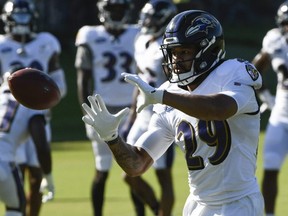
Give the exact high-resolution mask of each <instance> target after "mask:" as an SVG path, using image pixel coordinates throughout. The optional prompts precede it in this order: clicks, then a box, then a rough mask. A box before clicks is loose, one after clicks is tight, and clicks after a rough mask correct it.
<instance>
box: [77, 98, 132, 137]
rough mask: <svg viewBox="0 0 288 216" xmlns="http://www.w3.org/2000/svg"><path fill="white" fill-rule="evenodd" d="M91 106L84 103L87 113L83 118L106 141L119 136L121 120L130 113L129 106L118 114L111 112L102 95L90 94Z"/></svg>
mask: <svg viewBox="0 0 288 216" xmlns="http://www.w3.org/2000/svg"><path fill="white" fill-rule="evenodd" d="M88 100H89V102H90V104H91V108H90V107H89V106H88V105H87V104H86V103H83V104H82V107H83V109H84V110H85V112H86V113H87V115H85V116H83V117H82V120H83V121H84V122H85V123H86V124H88V125H91V126H92V127H93V128H94V129H95V131H96V132H97V133H98V134H99V136H100V137H101V139H103V140H104V141H111V140H114V139H116V138H117V137H118V127H119V124H120V122H121V120H122V119H123V118H124V116H126V115H127V114H128V113H129V108H125V109H123V110H121V111H119V112H118V113H116V114H114V115H113V114H111V113H109V111H108V110H107V108H106V106H105V103H104V101H103V100H102V98H101V96H100V95H95V96H88Z"/></svg>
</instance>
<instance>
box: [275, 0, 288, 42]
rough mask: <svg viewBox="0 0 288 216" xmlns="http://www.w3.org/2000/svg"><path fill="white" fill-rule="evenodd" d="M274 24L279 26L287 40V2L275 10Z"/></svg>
mask: <svg viewBox="0 0 288 216" xmlns="http://www.w3.org/2000/svg"><path fill="white" fill-rule="evenodd" d="M276 24H277V25H278V27H279V28H280V30H281V33H282V35H284V36H285V38H286V39H287V40H288V2H284V3H283V4H281V5H280V7H279V9H278V11H277V16H276Z"/></svg>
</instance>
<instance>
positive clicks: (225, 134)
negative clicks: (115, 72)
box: [135, 59, 262, 205]
mask: <svg viewBox="0 0 288 216" xmlns="http://www.w3.org/2000/svg"><path fill="white" fill-rule="evenodd" d="M261 85H262V78H261V76H260V74H259V73H258V71H257V70H256V69H255V67H254V66H253V65H251V64H250V63H248V62H243V61H241V62H240V61H238V60H236V59H233V60H227V61H225V62H223V63H222V64H221V65H220V66H218V67H217V68H216V69H214V71H212V72H211V73H210V75H209V76H208V77H207V78H206V79H205V80H204V81H203V82H202V83H201V84H200V85H199V86H198V87H197V88H196V89H195V90H194V91H193V92H191V93H190V92H188V91H185V90H182V89H180V88H179V87H178V86H177V84H170V83H169V82H166V83H165V84H163V85H162V86H161V87H160V88H164V89H166V90H167V91H170V92H178V93H183V94H200V95H209V94H215V93H220V94H226V95H229V96H231V97H233V98H234V99H235V101H236V102H237V105H238V110H237V113H236V114H235V115H234V116H232V117H231V118H229V119H227V120H225V121H205V120H199V119H196V118H194V117H191V116H188V115H187V114H184V113H183V112H181V111H179V110H176V109H174V108H172V107H168V106H165V105H155V107H154V110H155V112H156V113H157V114H154V115H153V117H152V119H151V121H150V125H149V129H148V131H147V132H146V133H144V134H143V135H142V136H141V137H140V138H139V139H138V141H137V142H136V144H135V145H136V146H140V147H141V148H143V149H145V150H146V151H147V152H148V154H149V155H150V156H151V157H152V158H153V160H154V161H155V160H157V159H158V158H159V157H160V156H161V155H162V154H163V153H164V152H165V151H166V150H167V148H168V147H169V146H170V145H171V144H172V143H173V142H174V141H175V143H176V144H177V145H178V146H179V147H180V148H181V149H182V151H183V153H184V157H185V159H186V163H187V167H188V181H189V187H190V193H191V194H192V196H193V199H195V200H198V201H199V202H203V203H205V204H211V205H219V204H223V203H228V202H231V201H234V200H237V199H239V198H241V197H244V196H246V195H247V194H252V193H254V192H259V187H258V183H257V180H256V178H255V170H256V159H257V146H258V139H259V132H260V113H259V105H258V103H257V100H256V96H255V89H258V88H260V87H261ZM179 103H181V101H179ZM195 106H197V104H195Z"/></svg>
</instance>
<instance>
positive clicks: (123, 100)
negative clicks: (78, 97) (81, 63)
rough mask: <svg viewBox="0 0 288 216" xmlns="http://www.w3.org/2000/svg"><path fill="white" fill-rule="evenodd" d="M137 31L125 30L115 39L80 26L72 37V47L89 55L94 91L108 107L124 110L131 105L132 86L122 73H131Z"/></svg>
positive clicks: (102, 31) (99, 29) (103, 31)
mask: <svg viewBox="0 0 288 216" xmlns="http://www.w3.org/2000/svg"><path fill="white" fill-rule="evenodd" d="M138 32H139V28H138V27H137V26H134V25H130V26H128V27H127V29H126V31H125V32H123V33H122V34H121V35H120V36H119V37H117V38H115V37H114V36H113V35H111V34H109V33H108V32H107V31H106V29H105V27H104V26H102V25H101V26H84V27H82V28H81V29H80V30H79V31H78V34H77V37H76V46H80V45H83V46H87V47H88V48H89V49H90V51H91V53H92V58H93V59H92V61H93V64H92V67H93V69H92V70H93V78H94V88H95V89H94V91H95V93H97V94H100V95H101V96H102V98H103V100H104V102H105V103H106V105H108V106H127V105H130V104H131V102H132V92H133V86H132V85H131V84H129V83H127V82H125V81H124V80H123V77H122V76H121V73H122V72H127V73H135V72H136V64H135V60H134V41H135V37H136V35H137V34H138Z"/></svg>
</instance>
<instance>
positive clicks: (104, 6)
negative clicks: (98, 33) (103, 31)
mask: <svg viewBox="0 0 288 216" xmlns="http://www.w3.org/2000/svg"><path fill="white" fill-rule="evenodd" d="M97 7H98V11H99V12H98V15H99V20H100V22H101V23H102V24H103V25H104V26H106V27H107V28H109V29H115V30H118V29H123V28H124V26H125V24H127V22H128V21H129V12H130V10H131V7H132V3H131V1H130V0H100V1H99V2H98V3H97Z"/></svg>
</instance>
